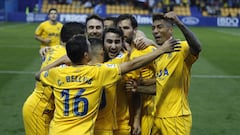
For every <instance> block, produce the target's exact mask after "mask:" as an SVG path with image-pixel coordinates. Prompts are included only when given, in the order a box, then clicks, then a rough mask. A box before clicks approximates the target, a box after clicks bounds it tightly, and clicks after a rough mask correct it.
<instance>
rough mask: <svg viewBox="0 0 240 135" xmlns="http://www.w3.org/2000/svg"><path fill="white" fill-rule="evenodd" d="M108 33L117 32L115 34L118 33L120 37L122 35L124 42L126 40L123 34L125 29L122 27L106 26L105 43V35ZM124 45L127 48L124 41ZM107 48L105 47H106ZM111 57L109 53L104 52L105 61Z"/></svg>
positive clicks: (104, 32)
mask: <svg viewBox="0 0 240 135" xmlns="http://www.w3.org/2000/svg"><path fill="white" fill-rule="evenodd" d="M107 33H115V34H118V35H119V36H120V37H121V39H122V42H123V41H124V36H123V31H122V29H120V28H119V27H109V28H106V29H104V31H103V38H102V39H103V45H104V40H105V37H106V34H107ZM122 45H123V47H122V48H125V46H124V42H123V44H122ZM104 49H105V48H104ZM109 59H110V58H109V56H108V54H107V53H106V52H105V53H104V61H105V62H106V61H108V60H109Z"/></svg>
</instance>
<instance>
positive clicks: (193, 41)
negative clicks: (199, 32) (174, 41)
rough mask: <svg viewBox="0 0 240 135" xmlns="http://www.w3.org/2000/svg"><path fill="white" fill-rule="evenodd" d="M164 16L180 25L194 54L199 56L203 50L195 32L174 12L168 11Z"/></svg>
mask: <svg viewBox="0 0 240 135" xmlns="http://www.w3.org/2000/svg"><path fill="white" fill-rule="evenodd" d="M164 17H166V18H168V19H170V20H172V21H173V22H174V23H175V24H176V25H177V26H178V28H179V29H180V30H181V31H182V33H183V35H184V36H185V38H186V40H187V42H188V44H189V46H190V51H191V53H192V55H195V56H197V55H198V54H199V53H200V52H201V44H200V42H199V40H198V38H197V37H196V36H195V35H194V33H193V32H192V31H191V30H190V29H189V28H188V27H186V26H185V25H184V24H183V23H182V22H181V21H180V20H179V19H178V17H177V15H176V14H175V13H174V12H168V13H166V14H165V15H164Z"/></svg>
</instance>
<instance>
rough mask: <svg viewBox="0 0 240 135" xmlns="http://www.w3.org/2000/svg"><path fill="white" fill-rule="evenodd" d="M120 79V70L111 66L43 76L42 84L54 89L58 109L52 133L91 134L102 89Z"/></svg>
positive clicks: (64, 69) (69, 68)
mask: <svg viewBox="0 0 240 135" xmlns="http://www.w3.org/2000/svg"><path fill="white" fill-rule="evenodd" d="M92 71H94V72H92ZM118 79H120V76H119V69H118V68H117V67H116V65H110V64H108V65H101V64H99V65H98V66H89V65H82V66H77V67H72V66H66V67H58V68H53V69H51V70H49V72H47V71H46V72H44V73H42V74H41V81H43V82H44V83H46V84H47V85H50V86H52V87H53V88H54V90H53V91H54V97H55V99H54V100H55V106H56V108H55V113H54V118H53V120H52V125H51V128H50V134H57V135H65V134H71V135H74V134H78V135H81V134H82V135H88V134H92V133H93V129H94V123H95V120H96V117H97V113H98V109H99V104H100V99H101V93H102V87H103V86H106V85H109V84H112V83H115V82H116V81H117V80H118Z"/></svg>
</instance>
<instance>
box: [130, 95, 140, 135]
mask: <svg viewBox="0 0 240 135" xmlns="http://www.w3.org/2000/svg"><path fill="white" fill-rule="evenodd" d="M132 96H133V98H132V102H131V103H132V105H133V111H135V112H134V116H133V125H132V127H133V129H132V134H133V135H139V134H140V132H141V110H142V100H141V96H140V95H139V94H138V93H133V94H132Z"/></svg>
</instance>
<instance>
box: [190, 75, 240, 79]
mask: <svg viewBox="0 0 240 135" xmlns="http://www.w3.org/2000/svg"><path fill="white" fill-rule="evenodd" d="M192 77H193V78H230V79H233V78H234V79H239V78H240V75H192Z"/></svg>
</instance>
